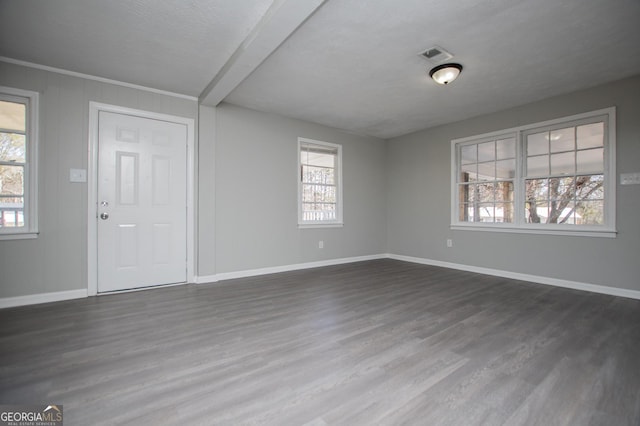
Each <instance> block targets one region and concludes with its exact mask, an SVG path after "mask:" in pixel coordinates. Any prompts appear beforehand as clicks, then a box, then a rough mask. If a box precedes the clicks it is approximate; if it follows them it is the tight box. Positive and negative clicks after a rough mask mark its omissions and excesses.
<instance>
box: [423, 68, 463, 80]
mask: <svg viewBox="0 0 640 426" xmlns="http://www.w3.org/2000/svg"><path fill="white" fill-rule="evenodd" d="M460 72H462V65H460V64H442V65H438V66H437V67H434V68H432V69H431V71H429V76H430V77H431V78H432V79H433V81H435V82H436V83H438V84H449V83H451V82H452V81H453V80H455V79H456V78H458V75H460Z"/></svg>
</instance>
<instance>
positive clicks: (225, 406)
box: [0, 260, 640, 426]
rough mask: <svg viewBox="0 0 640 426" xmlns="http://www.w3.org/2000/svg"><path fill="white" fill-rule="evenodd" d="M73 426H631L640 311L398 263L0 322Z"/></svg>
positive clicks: (26, 374) (19, 390) (10, 396)
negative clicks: (169, 425)
mask: <svg viewBox="0 0 640 426" xmlns="http://www.w3.org/2000/svg"><path fill="white" fill-rule="evenodd" d="M2 403H4V404H8V403H45V404H53V403H56V404H63V405H64V414H65V425H97V424H181V425H186V424H224V425H226V424H229V425H237V424H274V425H303V424H307V425H334V424H336V425H337V424H340V425H372V424H394V425H395V424H420V425H456V426H457V425H502V424H506V425H545V426H546V425H638V424H640V301H638V300H631V299H624V298H618V297H612V296H605V295H598V294H592V293H586V292H579V291H573V290H567V289H560V288H554V287H549V286H543V285H537V284H531V283H524V282H518V281H513V280H507V279H501V278H496V277H489V276H484V275H478V274H473V273H467V272H461V271H453V270H448V269H444V268H436V267H429V266H422V265H415V264H410V263H404V262H398V261H393V260H379V261H370V262H362V263H356V264H349V265H340V266H332V267H326V268H318V269H312V270H304V271H295V272H288V273H282V274H274V275H268V276H261V277H254V278H247V279H239V280H232V281H226V282H224V283H218V284H207V285H199V286H195V285H193V286H182V287H172V288H163V289H155V290H151V291H141V292H137V293H127V294H118V295H112V296H101V297H94V298H89V299H82V300H74V301H68V302H59V303H51V304H45V305H38V306H30V307H20V308H11V309H5V310H2V311H0V404H2Z"/></svg>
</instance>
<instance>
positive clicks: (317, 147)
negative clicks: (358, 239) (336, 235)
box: [298, 138, 342, 225]
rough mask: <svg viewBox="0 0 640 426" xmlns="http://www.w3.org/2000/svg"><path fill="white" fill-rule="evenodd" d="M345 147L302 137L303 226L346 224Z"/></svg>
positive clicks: (300, 218) (300, 206)
mask: <svg viewBox="0 0 640 426" xmlns="http://www.w3.org/2000/svg"><path fill="white" fill-rule="evenodd" d="M341 149H342V148H341V146H340V145H335V144H330V143H327V142H320V141H314V140H310V139H303V138H300V139H299V140H298V152H299V174H300V175H299V185H298V193H299V203H298V223H299V225H336V224H341V223H342V209H341V192H342V191H341V185H340V184H341V176H340V170H341V167H340V160H341Z"/></svg>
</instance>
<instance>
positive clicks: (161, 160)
mask: <svg viewBox="0 0 640 426" xmlns="http://www.w3.org/2000/svg"><path fill="white" fill-rule="evenodd" d="M97 178H98V192H97V202H98V206H97V208H98V217H97V221H98V223H97V239H98V242H97V269H98V271H97V272H98V292H99V293H103V292H108V291H117V290H126V289H133V288H140V287H149V286H155V285H162V284H173V283H182V282H186V281H187V126H186V125H184V124H180V123H172V122H168V121H162V120H156V119H150V118H143V117H137V116H134V115H127V114H117V113H112V112H106V111H99V116H98V175H97Z"/></svg>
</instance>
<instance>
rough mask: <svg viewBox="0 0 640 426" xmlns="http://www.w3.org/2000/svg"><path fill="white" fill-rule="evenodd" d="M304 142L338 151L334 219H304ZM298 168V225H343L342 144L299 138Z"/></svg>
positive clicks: (315, 226)
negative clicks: (302, 159) (302, 156)
mask: <svg viewBox="0 0 640 426" xmlns="http://www.w3.org/2000/svg"><path fill="white" fill-rule="evenodd" d="M304 144H312V145H318V146H322V147H327V148H330V149H335V150H336V151H337V155H336V166H335V174H336V176H335V178H336V192H337V193H336V218H335V219H334V220H321V221H311V220H304V219H303V214H302V161H301V159H300V153H301V152H302V146H303V145H304ZM297 156H298V161H297V163H298V168H297V170H296V176H297V180H298V227H299V228H326V227H342V226H343V220H342V211H343V208H342V145H338V144H335V143H330V142H323V141H318V140H314V139H307V138H301V137H299V138H298V151H297Z"/></svg>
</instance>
